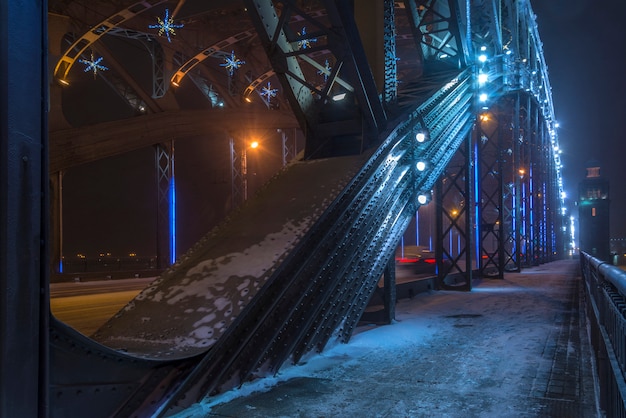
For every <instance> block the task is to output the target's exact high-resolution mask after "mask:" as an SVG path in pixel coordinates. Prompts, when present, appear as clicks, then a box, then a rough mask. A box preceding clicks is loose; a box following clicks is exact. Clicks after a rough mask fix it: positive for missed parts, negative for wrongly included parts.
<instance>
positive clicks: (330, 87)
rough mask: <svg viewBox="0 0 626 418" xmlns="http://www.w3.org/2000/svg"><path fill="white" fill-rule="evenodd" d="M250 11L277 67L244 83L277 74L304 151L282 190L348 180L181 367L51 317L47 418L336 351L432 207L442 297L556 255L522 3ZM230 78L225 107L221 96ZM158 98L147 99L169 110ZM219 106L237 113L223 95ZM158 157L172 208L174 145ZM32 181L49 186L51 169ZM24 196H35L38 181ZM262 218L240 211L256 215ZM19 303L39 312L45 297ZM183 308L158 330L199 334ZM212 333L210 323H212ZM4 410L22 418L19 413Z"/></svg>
mask: <svg viewBox="0 0 626 418" xmlns="http://www.w3.org/2000/svg"><path fill="white" fill-rule="evenodd" d="M243 3H244V4H245V5H246V7H247V13H248V16H249V19H250V22H251V24H252V26H253V27H254V28H255V32H256V36H254V35H251V34H250V33H249V32H246V33H247V36H246V37H244V39H246V40H250V39H257V40H258V42H259V43H260V45H262V47H263V51H264V54H265V55H266V61H265V62H266V63H269V66H270V67H271V68H265V69H264V70H263V71H258V74H261V75H259V76H258V77H255V76H252V77H248V78H247V81H248V83H251V84H253V83H254V82H255V80H258V79H259V78H260V77H262V75H269V74H274V75H275V76H276V77H277V78H278V80H279V82H280V85H281V86H282V88H283V89H284V91H285V96H286V100H287V104H288V106H289V107H290V109H291V111H292V112H293V114H294V115H295V117H296V119H297V121H298V123H299V125H300V129H301V130H302V132H303V133H304V134H305V137H306V148H305V154H304V161H303V162H302V164H300V165H297V164H296V165H294V166H293V167H289V169H287V170H285V172H284V174H283V175H281V176H279V177H278V178H277V179H276V180H275V182H277V183H280V182H285V183H284V184H288V182H287V180H285V179H286V178H288V176H289V175H290V173H293V172H298V171H299V170H301V171H304V172H306V173H308V174H311V173H313V174H316V175H318V176H319V177H320V178H321V177H323V176H322V174H323V173H324V172H322V171H320V172H315V171H307V170H314V168H311V167H315V164H316V161H319V162H318V163H317V164H319V165H320V166H323V165H324V164H328V165H329V166H333V167H334V168H335V169H336V170H341V169H344V168H345V170H346V176H347V177H349V178H347V177H346V178H347V179H346V178H344V177H342V181H343V183H341V182H338V183H337V184H339V183H341V187H338V189H337V190H335V189H333V192H332V194H331V195H330V196H329V199H326V200H327V201H326V200H325V203H324V205H325V206H320V207H319V208H317V209H318V210H316V211H313V212H312V213H307V216H306V217H304V218H303V219H305V218H306V219H307V222H309V220H310V223H309V224H307V229H306V231H304V233H302V234H301V235H298V236H297V240H295V241H293V243H292V244H290V246H289V247H287V248H285V249H284V253H281V254H277V255H276V258H275V260H272V263H273V264H271V265H270V266H268V268H267V269H266V270H264V273H263V277H258V278H257V282H260V283H258V286H257V287H250V288H249V289H248V290H249V292H250V293H249V296H248V297H247V300H246V302H245V303H244V302H241V303H240V304H239V306H240V308H241V309H240V310H239V311H238V315H236V317H235V316H234V315H233V317H232V318H230V319H228V320H227V319H221V320H222V322H223V323H224V324H223V325H224V326H223V327H222V328H220V330H221V331H220V332H221V334H220V335H219V338H217V337H216V338H215V340H214V341H213V340H212V341H210V343H207V344H206V345H205V346H203V347H202V348H201V349H196V350H195V351H193V352H183V350H182V349H181V347H173V348H172V350H173V352H174V355H169V356H168V357H167V358H165V357H162V358H159V356H158V355H154V353H152V356H150V355H138V354H137V353H134V354H133V353H124V352H121V351H120V350H121V348H119V347H118V348H117V349H113V348H109V347H107V346H105V345H104V342H105V341H108V340H107V338H111V336H112V335H113V336H115V334H116V333H122V332H127V331H128V330H129V329H130V328H132V327H129V324H130V323H132V321H133V320H134V319H133V317H132V316H130V317H128V316H125V315H126V314H125V313H120V314H119V315H118V316H117V317H116V318H113V319H112V320H111V321H110V322H109V323H108V324H107V326H106V327H103V329H102V330H101V331H99V332H98V333H96V335H95V338H96V340H97V342H96V341H94V340H92V339H89V338H86V337H84V336H81V335H79V334H78V333H76V332H75V331H73V330H71V329H69V328H68V327H65V326H64V325H63V324H61V323H59V322H58V321H56V320H55V319H54V318H53V317H51V318H49V321H50V333H49V336H48V337H47V338H45V339H43V340H42V344H45V345H46V347H45V348H46V349H49V357H48V354H47V355H46V356H44V357H45V361H44V358H43V357H42V361H41V362H40V367H41V373H40V374H39V376H35V377H34V378H31V380H30V381H29V383H28V386H29V388H28V389H32V390H33V391H34V392H37V393H43V394H44V395H42V396H44V398H46V399H49V401H50V408H49V415H50V416H55V417H56V416H59V417H60V416H66V415H67V414H68V413H70V412H69V411H71V413H72V414H76V415H90V416H95V415H94V414H96V413H100V414H101V415H102V416H120V417H121V416H144V415H153V416H165V415H168V414H171V413H174V412H176V411H180V410H182V409H184V408H185V407H187V406H189V405H190V404H191V403H193V402H198V401H200V400H202V399H203V398H204V397H206V396H210V395H212V394H215V393H217V392H219V391H223V390H228V389H229V388H231V387H233V386H236V385H238V384H242V383H243V382H245V381H246V380H248V379H249V378H251V377H252V376H255V375H262V374H264V373H271V372H276V371H277V370H278V369H279V368H280V367H281V365H282V364H284V363H285V362H287V361H292V362H297V361H298V360H299V359H301V358H302V356H303V355H305V354H307V353H308V352H311V351H314V350H322V349H323V348H324V346H325V345H326V344H327V343H328V341H329V340H330V339H331V338H334V337H339V338H340V339H341V340H343V341H347V340H348V339H349V338H350V335H351V333H352V331H353V330H354V328H355V327H356V326H357V324H358V321H359V319H360V317H361V315H362V313H363V312H364V310H365V307H366V306H367V303H368V301H369V299H370V297H371V295H372V293H373V292H374V291H375V289H376V287H377V285H378V282H379V281H380V277H381V276H382V275H383V273H386V274H385V276H386V277H387V280H386V283H387V284H388V285H389V286H393V284H392V283H391V281H390V280H389V277H392V276H393V272H392V271H390V270H393V269H392V268H390V266H392V260H393V257H394V253H395V248H396V246H397V244H398V241H399V239H400V237H401V236H402V234H403V233H404V230H405V229H406V227H407V225H408V224H409V222H410V219H411V216H413V215H414V214H415V212H416V211H418V210H419V207H420V206H422V205H423V204H426V203H427V202H428V201H429V200H432V203H431V204H433V203H434V204H435V205H436V213H437V216H436V230H437V236H436V257H437V262H438V273H437V284H438V286H439V287H440V288H445V289H461V290H470V289H471V282H472V277H473V274H476V272H477V273H478V274H480V275H483V276H486V275H491V276H496V277H503V274H504V272H505V271H519V270H520V269H521V268H523V267H524V266H526V265H531V264H536V263H543V262H547V261H550V260H553V259H555V258H557V257H559V256H561V255H562V254H563V251H564V243H563V238H562V235H563V233H562V230H561V228H562V226H563V219H562V213H561V207H562V193H561V192H562V182H561V177H560V160H559V155H558V142H557V135H556V121H555V116H554V110H553V106H552V97H551V89H550V86H549V80H548V73H547V67H546V65H545V61H544V58H543V52H542V49H541V42H540V39H539V36H538V32H537V26H536V23H535V18H534V14H533V12H532V9H531V6H530V3H529V1H527V0H526V1H513V0H481V1H472V2H465V1H459V0H429V1H417V0H406V1H402V2H392V1H389V0H381V1H379V2H375V3H376V6H377V7H379V8H380V10H378V9H376V8H371V9H369V10H366V11H365V12H363V14H361V15H360V14H359V13H357V12H355V10H356V9H354V10H353V9H351V8H350V7H348V3H349V2H342V1H340V2H337V1H330V0H321V1H319V2H313V3H315V7H313V8H304V7H303V6H302V5H301V2H298V1H295V0H294V1H292V0H282V1H271V0H256V1H248V0H245V1H244V2H243ZM355 3H356V4H357V5H358V2H355ZM139 4H141V5H143V6H145V7H146V8H152V6H156V5H157V4H159V5H160V4H161V2H154V3H146V2H140V3H135V4H134V5H132V6H130V7H126V8H124V9H123V10H124V14H123V18H120V19H117V20H116V21H115V22H113V23H114V25H113V26H117V25H120V24H121V23H123V22H125V21H126V20H129V19H130V18H131V17H132V16H131V15H128V13H127V11H131V12H132V11H133V10H135V8H134V6H136V5H139ZM368 4H369V2H368ZM146 5H147V6H146ZM143 6H142V7H143ZM357 9H358V7H357ZM381 12H382V13H381ZM379 16H383V21H382V22H380V23H381V24H380V25H379V26H376V27H378V29H377V31H378V32H376V31H374V32H376V33H375V35H374V36H373V37H371V38H368V36H366V35H365V33H364V32H365V31H366V28H371V26H370V25H371V24H372V22H377V19H379ZM105 21H108V20H105ZM294 22H297V23H294ZM302 22H304V23H305V24H306V27H307V30H306V31H305V29H304V25H303V24H302ZM363 22H365V23H366V26H363V24H364V23H363ZM110 30H112V29H111V28H110V27H109V26H106V27H104V26H102V28H100V27H96V28H95V29H90V30H89V31H88V32H89V33H85V34H84V35H83V36H81V37H80V38H79V41H77V42H78V43H75V44H73V46H72V47H70V49H69V50H68V51H67V52H66V53H65V54H63V55H62V57H63V58H62V59H61V60H60V61H59V65H58V66H57V68H56V69H55V74H60V76H59V77H60V79H59V81H61V80H66V78H67V76H68V74H69V71H70V69H71V67H72V64H73V63H74V61H75V60H76V59H77V57H79V56H80V53H82V52H83V51H84V50H85V48H86V47H87V46H86V45H87V44H88V45H91V44H95V43H97V42H98V41H99V39H100V38H101V37H103V36H104V35H106V33H108V32H109V31H110ZM238 33H243V32H242V31H239V32H238ZM90 34H93V36H92V35H90ZM248 35H250V36H248ZM226 39H230V40H231V41H232V42H236V40H232V39H231V38H230V37H226ZM401 41H402V42H401ZM407 41H408V42H407ZM229 42H230V41H229ZM377 42H380V44H381V45H382V48H380V49H379V50H378V51H379V52H378V54H379V55H376V54H377V53H376V50H377V49H376V47H375V44H376V43H377ZM206 45H209V46H205V47H204V49H202V51H203V52H201V53H200V54H195V55H194V54H190V53H188V52H189V51H186V52H185V53H184V54H181V55H180V56H193V57H194V58H192V60H190V61H187V62H186V63H183V65H182V67H179V70H178V71H176V72H175V73H174V79H175V80H176V83H179V82H180V81H181V80H182V79H183V77H185V76H193V75H194V73H193V72H194V71H196V70H199V69H200V67H201V65H200V64H201V62H202V63H204V62H208V61H210V60H208V59H205V58H210V57H211V56H213V55H216V54H215V51H217V50H218V48H217V47H215V45H221V44H220V43H219V42H215V41H210V42H207V44H206ZM228 45H232V43H229V44H228ZM372 51H374V52H372ZM380 51H382V53H381V52H380ZM217 55H219V54H217ZM67 57H69V58H67ZM397 58H400V60H398V59H397ZM403 58H404V61H406V62H403ZM166 59H167V58H166ZM321 59H324V61H323V62H320V61H321ZM183 61H184V60H180V59H179V62H183ZM326 62H328V65H326V64H325V63H326ZM407 63H408V64H407ZM157 64H158V65H159V66H160V65H161V64H162V60H161V59H159V60H158V63H157ZM157 64H155V65H157ZM414 64H416V65H414ZM203 71H207V70H206V69H204V70H203ZM159 73H161V72H160V71H159ZM208 73H209V74H208V75H207V78H208V79H211V77H213V79H214V75H211V74H210V71H208ZM164 78H165V77H158V79H159V80H162V79H164ZM243 79H246V78H245V77H244V78H243ZM263 80H265V78H264V79H263ZM322 80H323V81H322ZM232 81H233V80H231V79H230V78H229V79H228V86H229V87H228V88H227V89H222V90H221V92H222V93H221V95H222V96H224V97H227V96H232V92H233V85H234V84H232ZM164 90H165V89H160V93H159V94H158V95H157V96H159V95H160V96H163V97H165V96H167V94H168V93H167V92H165V91H164ZM205 96H206V97H207V98H208V95H205ZM155 99H156V98H155ZM228 103H230V105H232V106H234V105H235V103H236V101H235V100H234V99H233V98H232V97H230V99H229V101H228ZM345 103H348V104H349V105H348V106H344V104H345ZM154 110H157V111H159V109H154ZM418 134H419V137H420V139H421V138H424V139H425V141H423V142H421V141H420V140H418V139H417V138H418ZM9 139H10V140H14V139H12V138H9ZM169 140H171V138H169ZM146 142H147V145H154V144H158V143H165V141H162V140H161V141H156V142H149V141H148V140H146ZM159 155H161V156H160V157H157V164H160V165H161V166H162V168H163V169H162V173H163V177H162V183H163V187H162V190H163V193H162V197H163V199H165V198H166V195H167V191H168V190H169V189H168V188H167V185H166V183H168V181H170V180H171V176H173V170H172V169H171V168H172V167H173V160H172V158H173V147H172V148H170V149H169V152H168V149H166V148H163V149H161V151H160V154H159ZM7 158H9V157H7ZM341 158H346V159H345V160H341ZM328 160H332V162H328ZM337 161H346V165H350V167H353V170H352V171H350V170H349V169H348V168H347V166H346V167H343V164H339V163H337ZM333 164H335V165H333ZM342 167H343V168H342ZM41 170H42V172H43V173H44V174H46V170H47V166H46V165H45V164H44V163H42V166H41ZM325 174H328V173H325ZM26 187H29V188H30V189H29V190H31V191H32V189H33V188H34V187H35V184H34V183H32V184H29V185H26ZM44 189H45V188H44ZM268 190H270V191H271V190H273V189H272V186H271V185H270V186H268ZM268 193H269V192H268ZM303 197H304V196H303ZM262 199H263V197H262V196H261V197H260V198H259V200H257V201H255V202H262ZM422 199H425V200H422ZM255 204H257V203H252V204H251V205H250V206H248V207H253V208H255V209H258V207H256V206H254V205H255ZM258 204H259V205H260V204H261V203H258ZM19 209H20V210H21V209H23V208H19ZM13 210H18V209H13ZM302 210H304V209H302ZM240 213H241V216H242V218H240V219H245V218H243V216H252V215H251V213H252V212H250V211H248V212H247V211H246V206H245V205H244V208H243V209H242V210H241V212H240ZM10 218H11V214H8V215H6V216H5V219H10ZM250 219H252V218H250ZM224 228H227V227H224ZM225 230H226V229H225ZM38 233H39V232H37V231H35V232H33V234H34V235H37V234H38ZM215 237H217V238H219V237H220V231H219V230H218V231H217V232H215V233H213V235H211V234H209V235H207V237H205V238H203V240H202V241H201V242H200V243H198V245H197V246H196V247H194V248H193V249H192V250H190V251H189V252H188V253H187V254H185V255H184V256H183V257H181V259H180V260H179V261H178V262H177V263H176V264H175V265H173V266H172V267H171V268H170V269H169V270H168V271H167V272H166V273H165V274H164V275H163V276H162V277H161V278H160V279H159V280H158V281H157V282H155V283H154V284H153V285H152V286H151V288H150V290H147V291H145V293H144V294H143V296H142V298H143V299H148V298H150V297H151V295H152V294H153V293H151V292H159V291H162V290H165V289H169V287H168V286H170V285H172V283H176V285H178V283H180V282H185V281H187V282H188V281H189V279H190V276H188V274H189V272H191V271H196V270H194V269H196V268H197V267H198V266H200V265H202V263H205V262H206V261H207V260H205V259H202V254H203V253H204V252H207V251H209V250H207V248H214V247H215V245H214V243H215V239H217V238H215ZM212 240H213V241H212ZM44 241H45V240H44ZM446 243H449V245H447V246H446ZM30 274H31V275H32V274H36V273H30ZM251 274H254V273H251ZM11 277H13V276H11ZM261 279H262V280H261ZM11 280H17V277H16V278H14V279H11V278H9V279H8V282H7V283H4V285H5V286H6V287H7V288H10V287H11V286H12V282H11ZM179 281H180V282H179ZM240 284H241V283H239V285H240ZM248 290H247V291H248ZM216 297H217V296H216ZM388 301H389V303H392V301H393V300H392V298H388ZM20 302H21V303H23V304H27V305H28V304H31V305H33V304H36V305H37V306H38V307H39V308H42V306H41V305H40V303H41V302H40V301H39V299H35V300H34V299H32V298H27V297H25V299H24V300H23V301H20ZM134 304H135V305H136V307H137V308H133V309H136V312H135V314H136V316H137V317H138V318H146V317H148V316H153V315H158V314H157V313H156V312H157V311H161V310H163V311H165V306H164V305H165V304H161V305H160V306H159V305H157V307H158V309H156V310H155V309H154V308H144V307H142V305H143V306H147V305H146V304H144V303H143V302H142V299H138V300H136V301H134ZM234 304H235V303H234V302H233V306H234ZM151 306H154V305H151ZM45 307H46V306H45V304H44V306H43V309H44V310H45ZM162 308H163V309H162ZM184 308H185V309H184V310H183V311H177V312H174V313H172V312H171V311H167V312H165V313H164V314H163V315H164V316H163V321H165V320H166V319H165V317H166V316H167V318H170V319H171V318H177V321H179V322H183V323H184V324H183V326H193V324H194V323H197V322H198V319H197V318H192V315H188V312H187V311H188V309H187V308H186V307H184ZM388 308H389V307H388ZM141 309H146V310H145V311H141ZM150 309H152V310H150ZM174 309H176V307H174ZM129 310H132V309H129ZM388 311H389V312H392V310H391V309H388ZM130 315H133V314H130ZM390 315H392V313H390ZM42 318H43V316H42ZM154 318H158V317H157V316H154ZM181 318H184V319H181ZM208 321H209V320H206V322H207V324H206V326H208V325H212V324H211V323H208ZM228 321H230V322H228ZM153 322H158V320H156V319H155V320H154V321H153ZM42 324H44V325H47V324H48V320H46V319H42ZM197 331H198V330H197V329H193V332H196V333H197ZM2 332H3V335H2V338H3V340H9V339H11V338H13V337H14V335H12V334H11V332H12V331H10V330H9V331H6V330H5V329H4V328H3V331H2ZM14 332H16V333H17V331H14ZM169 332H173V331H172V330H170V329H168V330H167V333H169ZM129 339H130V338H129ZM172 339H173V340H176V338H172ZM18 340H20V341H24V339H23V338H22V339H19V338H18ZM171 353H172V352H170V353H169V354H171ZM48 359H49V362H48ZM3 365H4V360H3ZM3 368H4V367H3ZM40 376H45V378H42V379H43V380H40ZM35 388H36V390H35ZM10 408H11V409H12V410H11V412H14V413H15V414H14V415H20V414H21V413H22V412H23V411H25V410H27V409H28V408H29V407H27V406H26V404H25V403H24V404H22V405H17V406H13V405H10Z"/></svg>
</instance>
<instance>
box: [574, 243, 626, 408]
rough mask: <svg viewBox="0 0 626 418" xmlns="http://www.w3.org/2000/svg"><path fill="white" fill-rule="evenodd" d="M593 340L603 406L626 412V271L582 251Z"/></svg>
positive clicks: (581, 257) (601, 404)
mask: <svg viewBox="0 0 626 418" xmlns="http://www.w3.org/2000/svg"><path fill="white" fill-rule="evenodd" d="M580 264H581V270H582V275H583V278H584V282H585V291H586V293H587V307H586V308H587V316H588V317H589V326H590V336H591V344H592V345H593V347H594V354H595V361H596V364H597V373H598V382H599V386H600V388H599V394H600V407H601V408H602V410H603V411H604V412H605V413H606V416H611V417H613V416H615V417H618V416H622V417H623V416H626V378H625V375H626V272H624V271H622V270H621V269H619V268H617V267H615V266H613V265H611V264H609V263H607V262H604V261H602V260H599V259H597V258H595V257H592V256H591V255H589V254H587V253H584V252H581V253H580Z"/></svg>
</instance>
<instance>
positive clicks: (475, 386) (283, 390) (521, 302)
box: [175, 261, 578, 418]
mask: <svg viewBox="0 0 626 418" xmlns="http://www.w3.org/2000/svg"><path fill="white" fill-rule="evenodd" d="M559 263H561V264H559ZM551 264H553V265H556V270H555V269H554V266H553V267H552V268H551V269H547V268H543V267H536V268H533V269H529V270H528V271H527V273H528V274H516V273H511V274H507V276H506V278H505V280H483V281H482V282H478V281H477V282H475V287H474V290H473V291H472V292H469V293H467V292H452V291H438V292H428V293H424V294H419V295H417V296H416V297H414V298H413V299H411V300H408V299H406V300H401V301H399V302H398V304H397V306H396V318H397V321H396V322H395V323H394V324H392V325H390V326H373V325H371V326H368V325H365V326H360V327H359V328H358V329H357V330H356V332H355V334H354V336H353V337H352V339H351V340H350V342H349V343H348V344H340V343H333V344H332V345H329V346H327V347H326V349H325V350H324V351H323V352H322V353H320V354H315V353H314V354H311V355H309V357H308V358H307V359H305V360H303V361H302V362H301V364H299V365H286V366H283V368H281V369H280V371H279V373H278V374H277V375H276V376H271V377H267V378H263V379H259V380H256V381H253V382H249V383H246V384H244V385H243V386H242V387H240V388H239V389H235V390H231V391H229V392H226V393H224V394H221V395H218V396H215V397H212V398H208V399H206V400H205V401H204V402H202V403H199V404H196V405H194V406H192V407H191V408H188V409H187V410H185V411H184V412H181V413H179V414H177V415H175V416H176V418H191V417H210V416H211V417H212V416H246V417H268V416H272V417H280V416H285V417H291V416H298V417H331V416H344V417H352V416H372V417H373V416H380V417H383V416H384V417H396V416H406V417H421V416H464V417H467V416H480V417H503V416H510V417H519V416H522V417H524V416H528V417H530V416H542V413H541V409H542V408H543V407H544V406H542V405H541V402H537V399H538V398H540V397H541V396H544V395H542V391H543V390H544V387H543V386H542V385H544V383H542V382H543V380H542V379H543V375H544V374H545V371H546V370H548V371H549V369H550V367H552V358H551V357H550V356H552V354H549V353H548V352H549V347H551V344H552V342H553V341H554V339H555V335H556V334H558V332H559V329H560V327H561V325H560V323H561V322H562V319H563V315H564V313H565V311H566V310H567V308H566V307H565V306H566V302H567V301H568V300H569V298H570V297H571V296H570V295H571V294H572V289H573V288H572V282H573V281H574V280H576V278H575V274H574V273H573V272H574V271H575V269H576V263H575V262H572V261H564V262H557V263H551ZM576 350H578V348H576ZM572 354H574V353H572ZM544 380H545V379H544ZM363 414H365V415H363Z"/></svg>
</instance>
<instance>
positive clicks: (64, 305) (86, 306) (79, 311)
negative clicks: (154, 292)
mask: <svg viewBox="0 0 626 418" xmlns="http://www.w3.org/2000/svg"><path fill="white" fill-rule="evenodd" d="M154 279H155V278H154V277H147V278H133V279H122V280H94V281H88V282H84V281H81V282H70V283H51V284H50V309H51V310H52V314H53V315H54V316H55V317H56V318H57V319H58V320H60V321H62V322H64V323H66V324H67V325H69V326H71V327H72V328H74V329H75V330H76V331H78V332H80V333H81V334H83V335H86V336H90V335H91V334H93V333H94V332H95V331H96V330H97V329H98V328H100V327H101V326H102V325H103V324H104V323H105V322H106V321H107V320H109V319H110V318H111V317H112V316H113V315H115V314H116V313H117V312H118V311H119V310H120V309H122V308H123V307H124V306H126V304H127V303H128V302H129V301H131V300H132V299H133V298H134V297H135V296H137V294H139V292H141V291H142V290H143V289H144V288H146V287H147V286H148V284H150V282H152V281H153V280H154Z"/></svg>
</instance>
